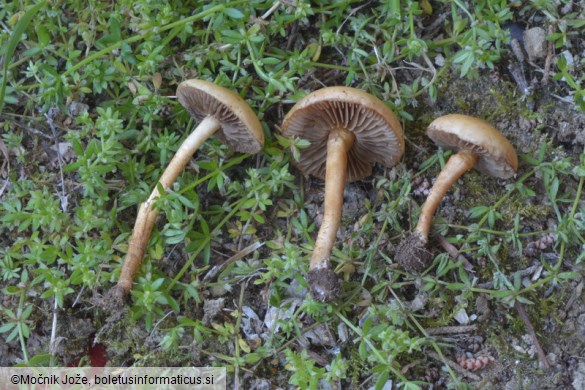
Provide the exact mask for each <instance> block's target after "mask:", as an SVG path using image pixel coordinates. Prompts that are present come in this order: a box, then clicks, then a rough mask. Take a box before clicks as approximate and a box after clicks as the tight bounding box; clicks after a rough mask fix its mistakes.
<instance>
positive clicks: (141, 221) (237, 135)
mask: <svg viewBox="0 0 585 390" xmlns="http://www.w3.org/2000/svg"><path fill="white" fill-rule="evenodd" d="M177 97H178V99H179V102H180V103H181V104H182V105H183V106H184V107H185V108H186V109H187V111H189V113H190V114H191V115H192V116H193V117H194V118H196V119H197V120H199V126H197V128H196V129H195V130H193V132H192V133H191V134H189V136H188V137H187V138H186V139H185V141H183V143H182V144H181V146H180V147H179V149H178V150H177V153H175V155H174V156H173V158H172V159H171V162H170V163H169V165H168V166H167V168H166V169H165V171H164V172H163V174H162V176H161V178H160V179H159V181H158V183H160V187H161V188H162V189H163V190H164V191H167V190H168V189H169V188H170V186H171V185H172V184H173V183H174V182H175V180H176V179H177V177H178V176H179V174H180V173H181V172H183V170H184V168H185V166H186V165H187V163H188V162H189V159H190V158H191V157H192V156H193V154H194V153H195V152H196V151H197V149H198V148H199V146H201V144H203V142H205V141H206V140H207V139H208V138H209V137H211V136H212V135H214V134H216V135H217V137H218V138H220V139H221V140H222V141H224V142H225V143H226V144H227V145H228V146H231V147H232V148H234V149H235V150H237V151H239V152H244V153H257V152H259V151H260V150H261V149H262V147H263V145H264V133H263V131H262V126H261V125H260V121H259V120H258V117H257V116H256V114H255V113H254V111H252V109H251V108H250V106H249V105H248V104H247V103H246V102H245V101H244V99H242V98H241V97H240V96H239V95H237V94H235V93H234V92H232V91H230V90H228V89H226V88H223V87H220V86H219V85H215V84H213V83H210V82H208V81H204V80H186V81H183V82H182V83H181V84H179V87H178V88H177ZM159 196H160V193H159V187H158V186H157V185H155V187H154V189H153V190H152V193H151V194H150V196H149V197H148V199H147V200H146V201H145V202H144V203H142V204H141V205H140V208H139V210H138V215H137V217H136V222H135V224H134V230H133V231H132V237H131V239H130V243H129V245H128V252H127V253H126V260H125V261H124V265H123V266H122V271H121V273H120V277H119V279H118V283H117V285H116V286H114V287H113V288H112V289H111V290H110V292H109V299H110V302H109V304H110V305H112V306H120V305H121V304H122V303H123V302H124V300H125V298H126V297H127V295H128V293H129V292H130V290H131V289H132V282H133V280H134V277H135V275H136V272H137V271H138V268H139V266H140V263H141V262H142V258H143V257H144V252H145V250H146V246H147V244H148V241H149V239H150V235H151V233H152V228H153V226H154V223H155V221H156V218H157V216H158V213H159V212H158V210H157V209H155V208H154V202H155V201H156V199H157V198H158V197H159Z"/></svg>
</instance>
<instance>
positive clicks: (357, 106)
mask: <svg viewBox="0 0 585 390" xmlns="http://www.w3.org/2000/svg"><path fill="white" fill-rule="evenodd" d="M339 128H344V129H346V130H349V131H351V132H353V133H354V134H355V143H354V145H353V147H352V148H351V150H350V151H349V153H348V164H347V167H348V181H352V180H359V179H362V178H364V177H367V176H369V175H370V174H371V173H372V164H374V163H376V162H381V163H383V164H385V165H387V166H392V165H394V164H396V163H397V162H398V160H399V159H400V157H401V156H402V153H403V152H404V139H403V135H402V127H401V126H400V122H399V121H398V118H396V116H395V115H394V113H393V112H392V110H390V109H389V108H388V107H387V106H386V105H385V104H384V103H383V102H382V101H381V100H380V99H378V98H376V97H375V96H372V95H370V94H369V93H367V92H364V91H362V90H359V89H355V88H350V87H328V88H323V89H319V90H317V91H315V92H313V93H311V94H309V95H307V96H305V97H304V98H303V99H301V100H299V101H298V102H297V104H295V105H294V107H293V108H291V110H290V111H289V112H288V114H287V115H286V117H285V118H284V121H283V124H282V132H283V134H284V135H285V136H287V137H289V136H294V137H299V138H303V139H306V140H308V141H309V142H310V143H311V145H310V146H309V147H307V148H305V149H303V150H301V157H300V160H299V162H298V167H299V169H300V170H301V171H302V172H303V173H304V174H305V175H314V176H316V177H319V178H322V179H323V178H325V161H326V158H327V139H328V136H329V133H330V132H331V131H332V130H335V129H339Z"/></svg>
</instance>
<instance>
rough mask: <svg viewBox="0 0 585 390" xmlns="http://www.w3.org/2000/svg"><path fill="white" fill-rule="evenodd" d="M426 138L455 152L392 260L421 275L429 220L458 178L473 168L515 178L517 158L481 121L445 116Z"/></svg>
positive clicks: (428, 256)
mask: <svg viewBox="0 0 585 390" xmlns="http://www.w3.org/2000/svg"><path fill="white" fill-rule="evenodd" d="M427 135H428V136H429V138H431V139H432V140H433V141H434V142H435V143H436V144H437V145H439V146H441V147H443V148H446V149H453V150H455V151H457V153H455V154H453V155H452V156H451V157H450V158H449V160H448V161H447V163H446V164H445V167H444V168H443V170H442V171H441V172H440V173H439V176H438V177H437V180H436V181H435V184H434V185H433V187H432V188H431V191H430V193H429V195H428V197H427V199H426V201H425V203H424V205H423V206H422V211H421V214H420V217H419V220H418V224H417V225H416V228H415V229H414V232H413V233H412V234H410V235H408V236H407V237H406V238H405V239H404V240H402V241H401V242H400V244H399V245H398V247H397V248H396V255H395V260H396V261H397V262H398V264H400V265H401V267H402V268H403V269H404V270H406V271H414V272H421V271H422V270H424V269H425V268H426V267H428V266H429V264H430V262H431V260H432V257H431V254H430V253H429V252H428V251H427V249H426V245H427V242H428V240H429V231H430V228H431V221H432V219H433V215H434V214H435V211H436V210H437V207H438V206H439V203H441V200H442V199H443V197H444V196H445V194H446V193H447V191H448V190H449V188H451V186H452V185H453V184H454V183H455V182H456V181H457V179H459V178H460V177H461V176H462V175H463V174H464V173H465V172H467V171H469V170H470V169H471V168H473V167H475V168H476V169H477V170H478V171H480V172H482V173H485V174H488V175H491V176H495V177H499V178H502V179H508V178H510V177H512V176H514V174H515V173H516V171H517V169H518V157H517V156H516V150H515V149H514V147H513V146H512V144H511V143H510V142H509V141H508V139H507V138H506V137H504V136H503V135H502V134H501V133H500V132H499V131H498V130H496V129H495V128H494V127H492V126H491V125H490V124H489V123H487V122H486V121H484V120H481V119H477V118H474V117H471V116H467V115H460V114H451V115H445V116H442V117H440V118H437V119H435V120H434V121H433V122H432V123H431V124H430V125H429V128H428V129H427Z"/></svg>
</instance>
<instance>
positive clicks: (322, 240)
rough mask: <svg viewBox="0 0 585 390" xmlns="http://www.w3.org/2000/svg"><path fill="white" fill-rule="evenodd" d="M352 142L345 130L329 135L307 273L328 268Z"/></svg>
mask: <svg viewBox="0 0 585 390" xmlns="http://www.w3.org/2000/svg"><path fill="white" fill-rule="evenodd" d="M354 141H355V135H354V134H353V133H352V132H351V131H349V130H346V129H337V130H334V131H332V132H331V133H330V134H329V139H328V141H327V163H326V164H327V165H326V167H325V211H324V214H323V222H322V223H321V228H320V229H319V233H318V234H317V240H316V241H315V250H314V251H313V255H312V257H311V264H310V266H309V270H314V269H322V268H329V261H330V257H331V250H332V249H333V245H334V244H335V236H336V235H337V230H338V229H339V224H340V222H341V209H342V207H343V189H344V188H345V183H346V182H347V153H348V152H349V150H350V149H351V147H352V146H353V143H354Z"/></svg>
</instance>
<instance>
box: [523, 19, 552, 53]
mask: <svg viewBox="0 0 585 390" xmlns="http://www.w3.org/2000/svg"><path fill="white" fill-rule="evenodd" d="M546 46H547V45H546V31H544V29H543V28H540V27H534V28H531V29H529V30H526V31H524V50H526V53H528V56H529V57H530V58H542V57H545V56H546V51H547V50H546Z"/></svg>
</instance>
